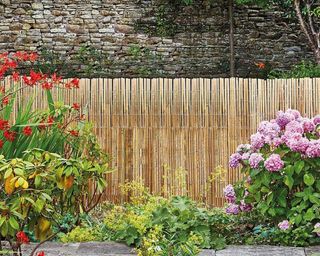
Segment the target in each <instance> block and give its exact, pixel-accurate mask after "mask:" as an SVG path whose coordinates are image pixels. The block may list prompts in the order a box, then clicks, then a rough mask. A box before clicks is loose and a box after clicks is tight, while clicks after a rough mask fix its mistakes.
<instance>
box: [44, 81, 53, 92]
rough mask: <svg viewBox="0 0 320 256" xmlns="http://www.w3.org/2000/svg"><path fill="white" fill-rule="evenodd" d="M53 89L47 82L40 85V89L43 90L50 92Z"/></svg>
mask: <svg viewBox="0 0 320 256" xmlns="http://www.w3.org/2000/svg"><path fill="white" fill-rule="evenodd" d="M52 87H53V84H52V83H49V82H44V83H43V84H42V89H45V90H51V89H52Z"/></svg>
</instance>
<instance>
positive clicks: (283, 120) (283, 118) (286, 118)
mask: <svg viewBox="0 0 320 256" xmlns="http://www.w3.org/2000/svg"><path fill="white" fill-rule="evenodd" d="M295 118H296V117H295V116H294V115H293V114H292V113H287V112H283V111H278V112H277V118H276V122H277V124H278V125H279V126H280V127H281V128H282V129H284V128H285V127H286V125H287V124H288V123H290V122H291V121H293V120H295Z"/></svg>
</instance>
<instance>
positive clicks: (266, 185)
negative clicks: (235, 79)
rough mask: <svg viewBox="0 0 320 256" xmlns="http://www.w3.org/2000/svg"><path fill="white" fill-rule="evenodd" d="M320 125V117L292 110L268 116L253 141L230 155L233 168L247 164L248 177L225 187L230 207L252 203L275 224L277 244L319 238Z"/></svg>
mask: <svg viewBox="0 0 320 256" xmlns="http://www.w3.org/2000/svg"><path fill="white" fill-rule="evenodd" d="M319 125H320V118H319V116H315V117H314V118H311V119H309V118H306V117H304V118H303V117H301V114H300V113H299V112H298V111H297V110H291V109H289V110H287V111H286V112H283V111H279V112H278V113H277V117H276V119H274V120H272V121H270V122H269V121H263V122H262V123H261V124H260V125H259V127H258V130H257V133H255V134H253V135H252V136H251V144H242V145H240V146H239V147H238V148H237V151H236V153H234V154H233V155H232V156H231V157H230V167H232V168H235V167H240V166H242V172H243V173H244V175H245V179H244V181H243V182H240V183H238V185H237V186H236V189H235V191H234V190H233V188H232V186H231V185H228V186H227V187H226V188H225V190H224V192H225V196H226V199H227V201H228V203H229V205H228V207H227V212H229V213H230V214H238V213H239V212H241V211H248V210H250V209H251V208H252V207H253V208H254V209H256V210H257V211H259V212H260V214H261V215H263V216H266V217H267V218H269V221H270V223H271V224H273V225H272V226H273V227H275V228H276V231H275V232H273V233H274V234H276V235H274V236H271V239H272V241H273V242H274V243H279V244H291V245H295V246H301V245H306V244H314V243H320V237H317V234H315V233H314V232H313V229H314V228H315V227H317V226H318V225H320V223H319V221H320V212H319V209H320V181H319V178H320V176H319V171H318V170H319V167H320V162H319V157H320V140H319V128H320V126H319Z"/></svg>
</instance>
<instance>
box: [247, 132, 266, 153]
mask: <svg viewBox="0 0 320 256" xmlns="http://www.w3.org/2000/svg"><path fill="white" fill-rule="evenodd" d="M250 140H251V145H252V148H253V149H254V150H257V149H260V148H262V147H263V146H264V144H265V143H264V137H263V135H262V134H261V133H255V134H253V135H251V138H250Z"/></svg>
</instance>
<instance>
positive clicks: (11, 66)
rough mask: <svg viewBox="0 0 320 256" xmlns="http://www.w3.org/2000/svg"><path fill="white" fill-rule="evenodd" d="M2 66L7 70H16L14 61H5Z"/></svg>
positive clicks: (16, 64)
mask: <svg viewBox="0 0 320 256" xmlns="http://www.w3.org/2000/svg"><path fill="white" fill-rule="evenodd" d="M4 65H5V66H7V68H11V69H14V68H17V66H18V63H17V62H16V61H14V60H10V59H7V60H6V61H5V62H4Z"/></svg>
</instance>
